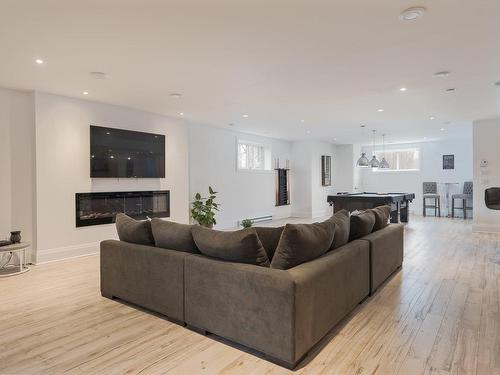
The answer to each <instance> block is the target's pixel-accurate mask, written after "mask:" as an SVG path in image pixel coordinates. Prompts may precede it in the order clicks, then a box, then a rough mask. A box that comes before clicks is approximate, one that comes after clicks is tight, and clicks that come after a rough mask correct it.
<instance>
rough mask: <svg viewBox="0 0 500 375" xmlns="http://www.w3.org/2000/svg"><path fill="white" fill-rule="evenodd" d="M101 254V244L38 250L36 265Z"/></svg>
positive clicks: (94, 243)
mask: <svg viewBox="0 0 500 375" xmlns="http://www.w3.org/2000/svg"><path fill="white" fill-rule="evenodd" d="M93 254H99V242H93V243H86V244H81V245H73V246H65V247H58V248H54V249H46V250H40V249H39V250H38V251H37V255H36V263H37V264H40V263H47V262H53V261H55V260H62V259H68V258H76V257H80V256H84V255H93Z"/></svg>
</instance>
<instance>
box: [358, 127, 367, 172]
mask: <svg viewBox="0 0 500 375" xmlns="http://www.w3.org/2000/svg"><path fill="white" fill-rule="evenodd" d="M361 127H362V128H364V127H365V125H361ZM356 166H358V167H362V168H366V167H369V166H370V161H369V160H368V158H367V157H366V153H364V152H362V153H361V156H360V158H359V159H358V161H357V162H356Z"/></svg>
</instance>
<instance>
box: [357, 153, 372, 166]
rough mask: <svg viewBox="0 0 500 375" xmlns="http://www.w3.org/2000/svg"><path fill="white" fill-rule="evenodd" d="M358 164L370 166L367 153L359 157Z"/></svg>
mask: <svg viewBox="0 0 500 375" xmlns="http://www.w3.org/2000/svg"><path fill="white" fill-rule="evenodd" d="M356 165H357V166H358V167H369V166H370V161H369V160H368V158H367V157H366V154H365V153H364V152H363V153H361V157H360V158H359V159H358V161H357V162H356Z"/></svg>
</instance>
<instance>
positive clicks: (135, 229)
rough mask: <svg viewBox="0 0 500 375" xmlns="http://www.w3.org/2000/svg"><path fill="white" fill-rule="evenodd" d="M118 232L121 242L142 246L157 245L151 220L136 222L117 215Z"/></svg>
mask: <svg viewBox="0 0 500 375" xmlns="http://www.w3.org/2000/svg"><path fill="white" fill-rule="evenodd" d="M116 231H117V232H118V238H120V241H125V242H130V243H136V244H140V245H154V243H155V240H154V238H153V232H152V230H151V223H150V222H149V220H143V221H141V220H135V219H133V218H131V217H130V216H127V215H125V214H123V213H120V214H118V215H116Z"/></svg>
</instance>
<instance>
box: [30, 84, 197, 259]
mask: <svg viewBox="0 0 500 375" xmlns="http://www.w3.org/2000/svg"><path fill="white" fill-rule="evenodd" d="M35 114H36V165H37V169H36V186H37V189H36V190H37V191H36V198H37V199H36V212H37V230H38V243H37V248H38V254H37V255H38V256H37V259H38V261H39V262H40V261H47V260H52V259H58V258H62V257H67V256H75V255H81V254H88V253H93V252H96V251H98V244H99V242H100V241H101V240H104V239H107V238H114V237H116V231H115V226H114V225H112V224H109V225H99V226H91V227H83V228H76V227H75V193H79V192H80V193H81V192H96V191H127V190H166V189H168V190H170V194H171V197H170V205H171V206H170V210H171V219H172V220H175V221H179V222H188V219H189V216H188V204H189V195H188V192H189V175H188V167H189V165H188V164H189V163H188V128H187V126H186V125H185V124H184V123H183V122H182V121H180V120H177V119H173V118H169V117H165V116H160V115H155V114H151V113H146V112H141V111H135V110H132V109H127V108H123V107H118V106H113V105H107V104H101V103H96V102H90V101H85V100H79V99H71V98H66V97H61V96H56V95H50V94H43V93H36V94H35ZM91 124H93V125H99V126H108V127H117V128H123V129H130V130H140V131H145V132H154V133H159V134H165V136H166V178H165V179H91V178H90V176H89V149H90V141H89V134H90V133H89V126H90V125H91Z"/></svg>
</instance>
